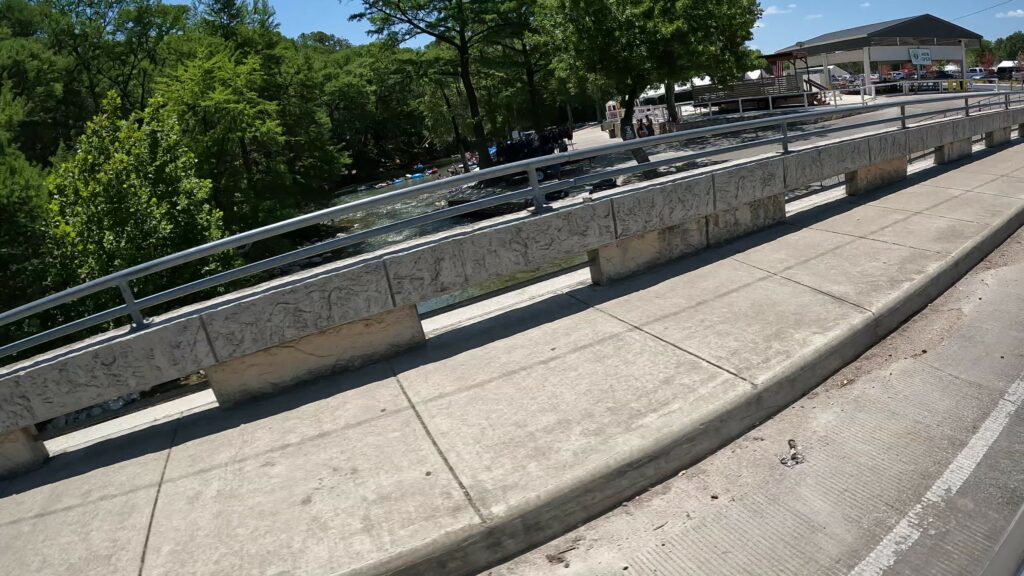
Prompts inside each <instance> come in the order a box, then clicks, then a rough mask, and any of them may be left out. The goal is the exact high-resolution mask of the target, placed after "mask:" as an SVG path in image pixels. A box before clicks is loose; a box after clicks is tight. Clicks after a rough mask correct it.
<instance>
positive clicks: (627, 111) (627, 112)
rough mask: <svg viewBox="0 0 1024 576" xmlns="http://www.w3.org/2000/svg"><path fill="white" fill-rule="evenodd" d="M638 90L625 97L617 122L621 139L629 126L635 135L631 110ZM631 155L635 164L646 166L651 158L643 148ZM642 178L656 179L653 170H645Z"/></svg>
mask: <svg viewBox="0 0 1024 576" xmlns="http://www.w3.org/2000/svg"><path fill="white" fill-rule="evenodd" d="M637 92H638V90H637V89H636V88H634V89H633V90H631V91H630V93H629V94H628V95H627V96H626V107H625V108H624V109H623V111H622V119H621V120H620V121H619V133H620V134H622V139H623V140H625V139H626V127H627V126H629V128H630V130H631V131H632V132H633V134H636V127H635V126H633V110H634V109H635V108H636V94H637ZM638 137H639V136H638ZM629 152H630V154H632V155H633V159H634V160H636V163H637V164H646V163H648V162H650V161H651V158H650V157H649V156H648V155H647V151H646V150H644V149H643V148H634V149H632V150H630V151H629ZM644 177H646V178H647V179H648V180H650V179H651V178H655V177H657V172H655V171H654V170H647V171H646V172H644Z"/></svg>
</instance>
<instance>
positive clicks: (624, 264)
mask: <svg viewBox="0 0 1024 576" xmlns="http://www.w3.org/2000/svg"><path fill="white" fill-rule="evenodd" d="M707 245H708V240H707V220H706V218H704V217H701V218H696V219H693V220H691V221H689V222H685V223H682V224H677V225H675V226H669V227H667V228H662V229H660V230H655V231H653V232H647V233H645V234H641V235H639V236H633V237H630V238H623V239H621V240H618V241H616V242H615V243H614V244H608V245H606V246H602V247H600V248H598V249H597V250H591V251H590V253H589V255H588V256H589V259H590V276H591V279H592V280H593V282H594V283H595V284H608V283H609V282H612V281H614V280H618V279H619V278H624V277H626V276H630V275H632V274H635V273H637V272H640V271H642V270H646V269H649V268H652V267H655V266H657V265H659V264H664V263H665V262H669V261H671V260H675V259H676V258H680V257H682V256H686V255H688V254H693V253H694V252H697V251H699V250H703V249H704V248H705V247H707Z"/></svg>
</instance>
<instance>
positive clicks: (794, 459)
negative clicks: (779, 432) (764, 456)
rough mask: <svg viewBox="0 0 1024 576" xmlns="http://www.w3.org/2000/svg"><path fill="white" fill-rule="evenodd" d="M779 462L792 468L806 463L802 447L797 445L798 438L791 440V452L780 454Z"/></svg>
mask: <svg viewBox="0 0 1024 576" xmlns="http://www.w3.org/2000/svg"><path fill="white" fill-rule="evenodd" d="M779 463H780V464H782V465H783V466H785V467H786V468H792V467H794V466H796V465H798V464H803V463H804V455H803V453H801V452H800V447H799V446H797V444H796V440H793V439H790V440H789V454H785V455H782V456H779Z"/></svg>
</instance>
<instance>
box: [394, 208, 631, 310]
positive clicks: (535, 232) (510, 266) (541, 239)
mask: <svg viewBox="0 0 1024 576" xmlns="http://www.w3.org/2000/svg"><path fill="white" fill-rule="evenodd" d="M614 241H615V223H614V219H613V217H612V203H611V201H609V200H603V201H599V202H587V203H583V204H579V205H575V206H571V207H567V208H563V209H561V210H558V211H556V212H551V213H547V214H542V215H538V216H530V217H524V218H522V219H519V220H515V221H512V222H509V223H506V224H501V225H496V226H494V227H492V228H485V229H483V230H479V231H476V232H472V233H470V234H466V235H464V236H458V237H454V238H450V239H446V240H442V241H439V242H437V243H434V244H429V245H425V246H420V247H417V248H415V249H412V250H409V251H408V252H403V253H401V254H396V255H394V256H389V257H387V258H385V259H384V263H385V267H386V268H387V273H388V279H389V282H390V285H391V290H392V294H393V295H394V299H395V304H396V305H397V306H404V305H406V304H418V303H420V302H424V301H426V300H429V299H431V298H435V297H437V296H441V295H444V294H448V293H450V292H454V291H456V290H460V289H463V288H469V287H472V286H478V285H480V284H482V283H484V282H490V281H493V280H497V279H500V278H503V277H506V276H511V275H513V274H518V273H521V272H526V271H530V270H535V269H537V268H540V267H541V266H543V265H545V264H549V263H551V262H556V261H558V260H561V259H563V258H567V257H570V256H573V255H582V254H586V253H587V252H588V251H590V250H593V249H594V248H597V247H598V246H603V245H605V244H610V243H612V242H614Z"/></svg>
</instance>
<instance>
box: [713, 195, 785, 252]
mask: <svg viewBox="0 0 1024 576" xmlns="http://www.w3.org/2000/svg"><path fill="white" fill-rule="evenodd" d="M785 219H786V197H785V194H776V195H774V196H769V197H767V198H761V199H760V200H755V201H753V202H749V203H747V204H743V205H741V206H737V207H735V208H730V209H728V210H724V211H722V212H716V213H714V214H712V215H711V216H708V245H715V244H723V243H725V242H728V241H730V240H733V239H735V238H739V237H740V236H746V235H747V234H752V233H754V232H757V231H758V230H763V229H764V228H767V227H769V226H773V225H775V224H778V223H779V222H783V221H784V220H785Z"/></svg>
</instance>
